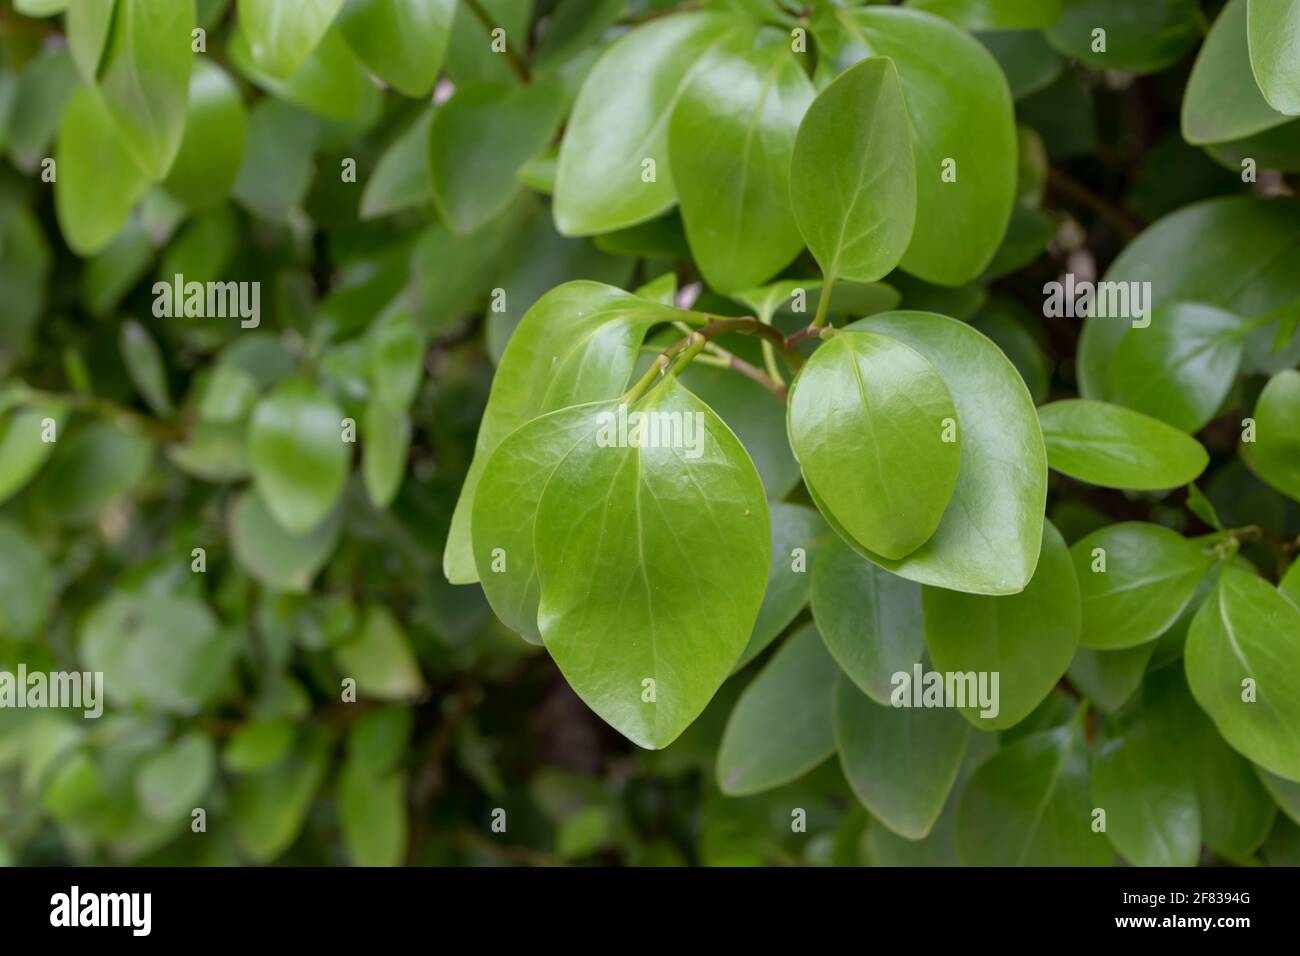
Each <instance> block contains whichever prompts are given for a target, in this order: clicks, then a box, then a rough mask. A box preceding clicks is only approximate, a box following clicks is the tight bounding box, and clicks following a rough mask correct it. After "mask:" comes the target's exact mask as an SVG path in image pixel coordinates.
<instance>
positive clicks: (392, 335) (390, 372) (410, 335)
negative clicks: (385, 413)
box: [367, 305, 425, 411]
mask: <svg viewBox="0 0 1300 956" xmlns="http://www.w3.org/2000/svg"><path fill="white" fill-rule="evenodd" d="M367 337H368V340H369V341H368V345H369V356H368V358H369V372H370V387H371V389H372V390H373V393H374V397H375V399H376V400H377V401H379V402H380V403H382V404H383V405H385V406H387V407H388V408H390V409H392V410H394V411H400V410H402V409H405V408H407V407H409V406H410V404H411V402H412V401H413V400H414V399H415V393H416V392H417V391H419V388H420V383H421V382H422V381H423V380H424V339H425V337H424V334H423V333H422V332H421V331H420V329H419V327H418V326H417V325H416V324H415V320H414V319H413V318H412V317H411V313H410V310H409V309H407V308H405V307H403V306H400V305H399V306H397V307H395V308H391V309H389V310H387V311H386V312H385V313H384V314H383V315H381V316H380V317H379V318H378V319H376V320H375V322H374V324H373V325H371V326H370V328H369V330H368V331H367Z"/></svg>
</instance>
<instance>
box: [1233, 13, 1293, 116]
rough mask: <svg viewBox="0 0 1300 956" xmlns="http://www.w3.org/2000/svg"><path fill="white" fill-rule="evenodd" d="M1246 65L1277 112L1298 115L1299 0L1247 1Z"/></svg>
mask: <svg viewBox="0 0 1300 956" xmlns="http://www.w3.org/2000/svg"><path fill="white" fill-rule="evenodd" d="M1246 22H1247V36H1248V37H1249V40H1250V66H1251V69H1252V70H1253V71H1254V74H1255V79H1256V80H1258V81H1259V88H1260V89H1261V90H1263V92H1264V98H1265V99H1266V100H1268V103H1269V105H1270V106H1272V107H1273V108H1274V109H1275V110H1277V111H1278V112H1279V113H1286V114H1287V115H1288V116H1296V115H1298V114H1300V0H1250V3H1249V6H1248V7H1247V17H1246Z"/></svg>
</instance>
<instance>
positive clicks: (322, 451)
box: [248, 379, 351, 534]
mask: <svg viewBox="0 0 1300 956" xmlns="http://www.w3.org/2000/svg"><path fill="white" fill-rule="evenodd" d="M342 423H343V412H342V411H341V410H340V409H339V407H338V406H337V405H335V404H334V401H333V399H331V398H330V397H329V396H328V395H327V394H326V393H325V392H324V391H322V390H321V388H320V386H319V385H317V384H316V383H314V382H312V381H309V380H307V379H290V380H289V381H286V382H283V383H281V384H280V385H277V386H276V387H275V388H274V389H273V390H272V391H271V392H270V393H269V394H268V395H267V396H266V397H265V398H263V399H262V400H261V401H260V402H258V403H257V408H256V409H255V410H254V411H253V418H252V422H251V425H250V427H249V432H248V453H249V461H250V463H251V464H252V466H253V481H254V483H255V484H256V486H257V490H258V493H259V494H260V495H261V496H262V500H263V501H265V502H266V506H267V508H268V509H269V510H270V512H271V516H272V517H273V518H274V519H275V520H276V522H278V523H279V525H280V526H281V527H282V528H283V529H284V530H285V531H288V532H290V533H292V534H306V533H308V532H310V531H312V530H314V529H315V528H317V527H319V526H320V524H321V523H322V522H324V521H325V519H326V518H327V517H328V516H329V514H330V512H331V511H333V510H334V506H335V504H337V503H338V500H339V496H340V495H341V494H342V493H343V485H344V483H345V482H346V481H347V477H348V459H349V458H350V457H351V456H350V454H349V451H348V446H347V444H345V443H344V441H343V431H342Z"/></svg>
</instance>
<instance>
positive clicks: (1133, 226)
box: [1047, 167, 1146, 239]
mask: <svg viewBox="0 0 1300 956" xmlns="http://www.w3.org/2000/svg"><path fill="white" fill-rule="evenodd" d="M1047 183H1048V185H1050V186H1051V187H1052V188H1053V189H1054V190H1056V191H1057V192H1058V193H1061V194H1062V195H1064V196H1066V197H1067V198H1069V199H1072V200H1074V201H1075V202H1077V203H1080V204H1082V205H1084V206H1087V207H1088V208H1089V209H1091V210H1092V211H1093V212H1095V213H1096V214H1097V215H1099V216H1101V218H1102V219H1104V220H1105V221H1106V222H1108V223H1109V224H1110V225H1111V226H1112V227H1113V228H1114V229H1116V230H1117V231H1119V232H1120V233H1121V234H1122V235H1123V236H1124V237H1125V238H1126V239H1132V238H1133V237H1134V236H1136V235H1137V234H1138V233H1140V232H1141V231H1142V230H1143V229H1145V228H1146V226H1145V225H1144V224H1143V223H1141V222H1139V221H1138V220H1137V219H1134V218H1133V217H1132V216H1130V215H1129V214H1128V213H1126V212H1124V210H1122V209H1120V208H1119V207H1118V206H1115V205H1114V204H1112V203H1110V202H1108V201H1107V200H1105V199H1103V198H1102V197H1101V196H1098V195H1097V194H1096V193H1094V192H1093V191H1092V190H1091V189H1089V188H1088V187H1087V186H1085V185H1084V184H1083V183H1081V182H1079V181H1078V180H1077V179H1075V178H1074V177H1072V176H1070V175H1068V174H1067V173H1063V172H1061V170H1059V169H1057V168H1055V167H1051V168H1049V169H1048V170H1047Z"/></svg>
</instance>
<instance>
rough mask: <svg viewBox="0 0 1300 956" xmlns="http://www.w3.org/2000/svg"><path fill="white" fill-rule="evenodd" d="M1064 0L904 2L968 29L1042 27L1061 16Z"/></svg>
mask: <svg viewBox="0 0 1300 956" xmlns="http://www.w3.org/2000/svg"><path fill="white" fill-rule="evenodd" d="M1062 2H1063V0H907V5H908V6H909V7H912V8H913V9H916V10H924V11H925V12H926V13H933V14H934V15H935V16H938V17H943V18H944V19H945V20H951V21H952V22H953V23H955V24H957V25H958V26H962V27H965V28H966V29H967V30H1041V29H1043V28H1044V27H1050V26H1051V25H1052V24H1054V23H1055V22H1056V21H1057V20H1058V19H1060V16H1061V4H1062Z"/></svg>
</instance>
